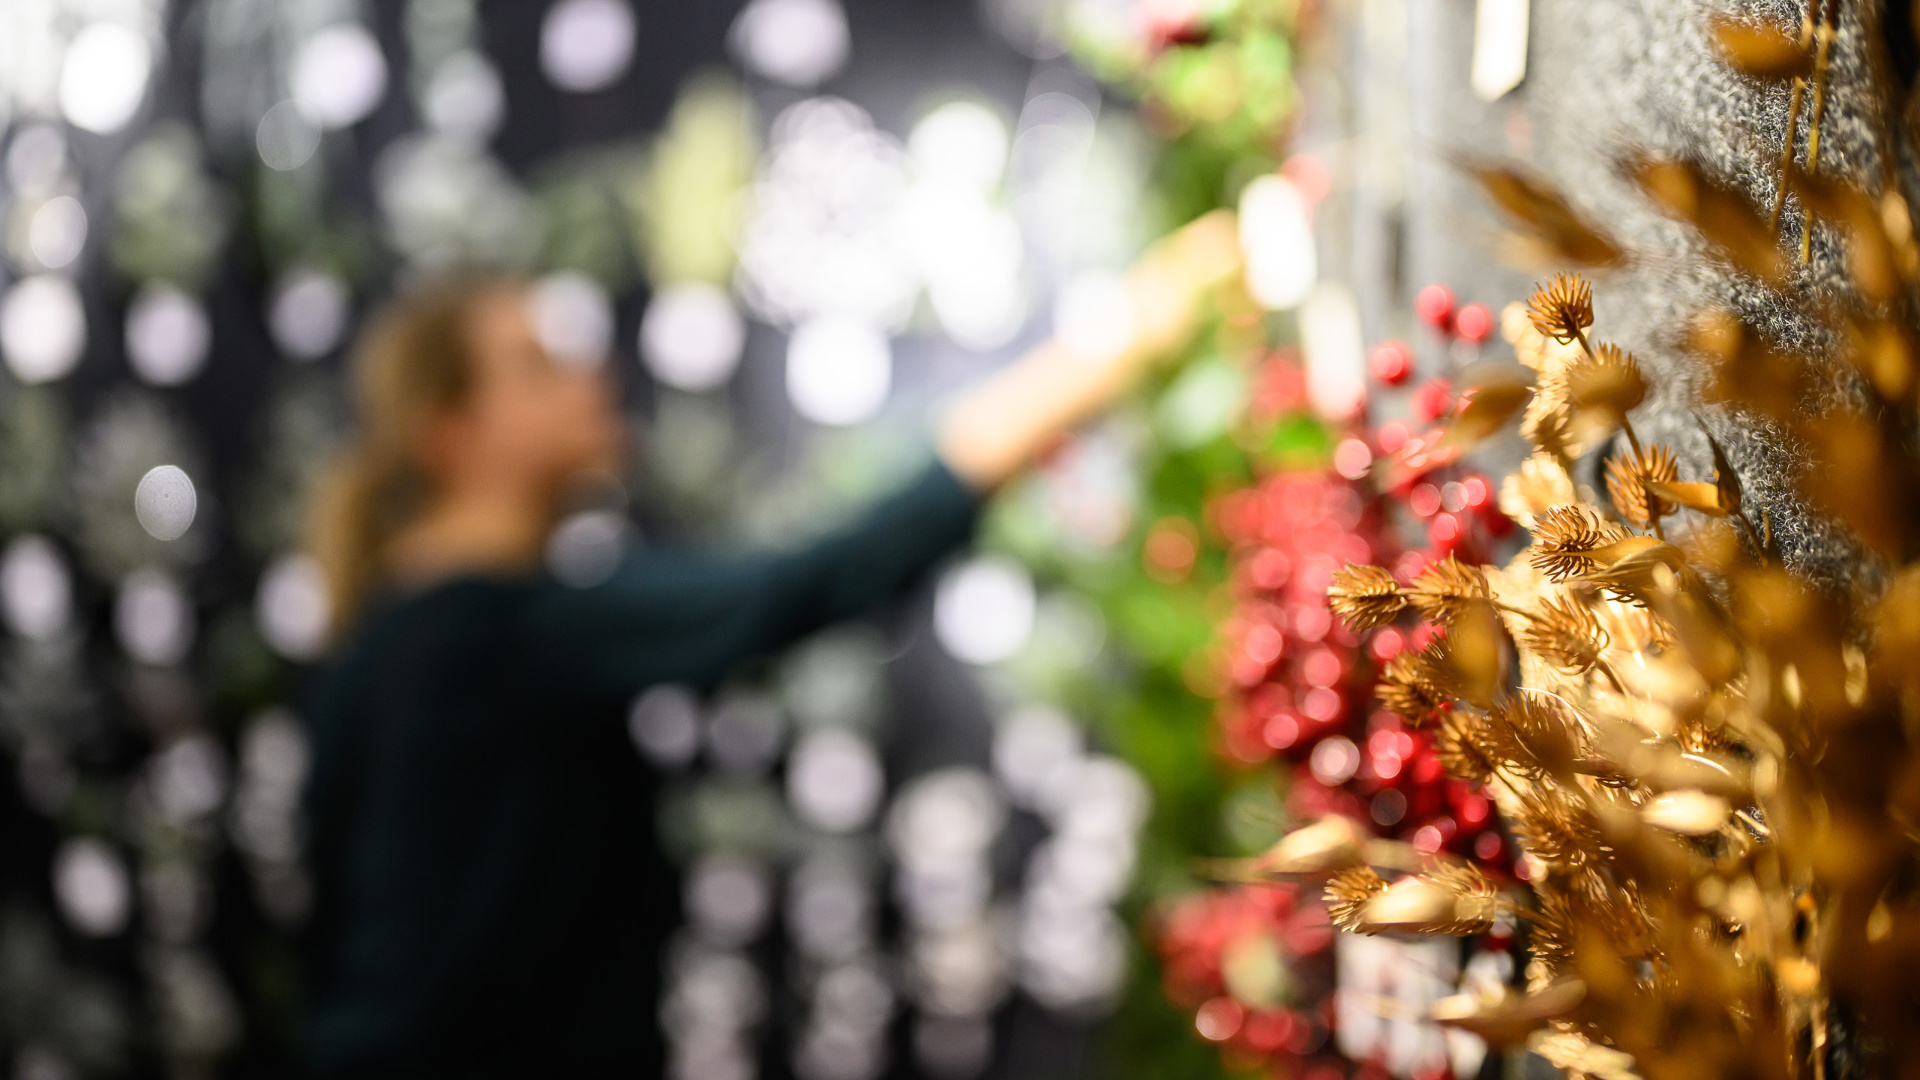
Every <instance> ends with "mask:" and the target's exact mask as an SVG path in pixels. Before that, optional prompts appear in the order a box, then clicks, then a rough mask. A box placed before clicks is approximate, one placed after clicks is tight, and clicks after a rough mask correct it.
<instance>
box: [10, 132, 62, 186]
mask: <svg viewBox="0 0 1920 1080" xmlns="http://www.w3.org/2000/svg"><path fill="white" fill-rule="evenodd" d="M66 170H67V139H66V136H64V135H62V134H61V133H60V129H59V128H58V127H56V126H55V125H53V124H48V123H33V124H25V125H22V126H21V128H20V129H19V130H18V131H16V132H14V135H13V141H12V142H11V143H9V144H7V182H8V183H9V184H12V185H13V187H14V188H15V189H16V190H19V191H40V190H43V189H46V188H49V187H52V186H53V185H54V184H57V183H59V181H60V177H61V174H62V173H64V172H66Z"/></svg>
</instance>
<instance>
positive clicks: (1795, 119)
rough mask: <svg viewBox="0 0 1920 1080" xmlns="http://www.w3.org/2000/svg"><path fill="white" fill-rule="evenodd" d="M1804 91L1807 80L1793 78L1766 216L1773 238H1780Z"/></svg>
mask: <svg viewBox="0 0 1920 1080" xmlns="http://www.w3.org/2000/svg"><path fill="white" fill-rule="evenodd" d="M1806 92H1807V80H1805V79H1801V78H1795V79H1794V80H1793V100H1792V101H1791V102H1789V103H1788V105H1787V136H1786V138H1785V139H1784V140H1783V141H1782V142H1781V143H1780V183H1779V186H1778V187H1777V188H1775V189H1774V192H1773V213H1772V214H1771V215H1769V216H1768V218H1767V228H1769V229H1771V230H1772V231H1773V237H1774V239H1775V240H1778V239H1779V238H1780V215H1781V213H1782V212H1783V211H1785V210H1786V208H1787V170H1789V169H1791V168H1792V167H1793V139H1794V136H1795V135H1796V134H1797V133H1798V132H1799V128H1800V99H1801V98H1802V97H1804V96H1805V95H1806Z"/></svg>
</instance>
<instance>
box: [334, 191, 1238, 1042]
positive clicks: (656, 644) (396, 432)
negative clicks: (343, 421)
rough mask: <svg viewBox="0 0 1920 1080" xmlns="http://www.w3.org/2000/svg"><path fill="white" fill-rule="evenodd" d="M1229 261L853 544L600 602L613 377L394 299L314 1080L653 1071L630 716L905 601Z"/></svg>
mask: <svg viewBox="0 0 1920 1080" xmlns="http://www.w3.org/2000/svg"><path fill="white" fill-rule="evenodd" d="M1235 250H1236V248H1235V243H1234V237H1233V234H1232V225H1231V223H1230V222H1229V221H1227V220H1225V219H1221V218H1206V219H1202V220H1201V221H1199V222H1196V223H1195V224H1194V225H1192V226H1189V227H1188V228H1187V229H1185V230H1183V231H1182V232H1181V233H1179V234H1176V235H1175V236H1174V237H1173V238H1172V239H1170V240H1169V241H1168V242H1166V243H1164V244H1163V245H1161V247H1159V248H1157V249H1156V250H1155V251H1154V252H1151V253H1149V256H1148V257H1147V258H1146V259H1145V260H1143V262H1142V263H1141V264H1140V265H1139V266H1137V267H1136V268H1135V270H1134V271H1133V273H1132V274H1131V275H1130V277H1129V279H1128V288H1129V291H1130V296H1131V301H1132V302H1131V312H1130V314H1129V315H1128V316H1127V317H1128V318H1130V319H1131V320H1132V323H1133V332H1132V334H1131V335H1130V343H1129V344H1128V345H1127V346H1126V347H1124V348H1118V349H1115V350H1113V351H1111V352H1109V353H1107V354H1105V355H1089V354H1087V353H1085V352H1083V351H1076V350H1075V349H1073V348H1070V347H1068V346H1066V345H1062V344H1049V345H1046V346H1042V347H1041V348H1039V349H1037V350H1035V351H1034V352H1032V353H1030V354H1028V355H1027V356H1026V357H1024V358H1023V359H1021V360H1020V361H1018V362H1016V363H1015V364H1013V365H1011V366H1010V367H1008V368H1006V369H1004V370H1003V371H1001V372H1000V373H998V374H996V375H994V376H993V377H991V378H990V379H988V380H987V381H986V382H985V383H984V384H982V385H981V386H979V387H978V388H977V389H975V390H973V391H972V392H970V393H968V394H967V395H965V396H964V397H963V398H962V399H961V400H960V401H959V402H958V403H956V404H955V406H954V407H953V408H952V409H950V410H949V411H948V413H947V416H946V418H945V420H944V422H943V423H942V424H941V426H940V429H939V436H938V439H937V452H936V460H935V462H934V463H933V464H931V465H930V466H928V467H927V468H926V469H925V470H924V471H922V472H921V473H920V475H919V476H918V478H917V479H915V480H914V481H913V482H912V483H910V484H908V485H906V486H905V487H904V488H903V489H902V490H900V491H899V492H898V493H897V494H895V495H893V496H892V497H890V498H888V499H886V500H884V501H882V502H880V503H879V504H878V505H876V506H874V507H873V508H872V509H871V510H869V511H868V512H867V513H866V514H865V515H864V516H863V517H862V518H860V519H859V520H858V521H857V522H855V523H853V524H852V525H850V526H848V527H846V528H844V529H842V530H840V531H838V532H836V533H834V534H832V535H829V536H827V537H826V538H824V539H821V540H819V541H817V542H815V543H813V544H811V545H809V546H805V547H801V548H798V549H796V550H792V551H782V552H764V553H717V552H675V553H667V552H651V551H648V552H642V553H639V554H635V555H630V556H629V557H627V558H626V560H625V561H624V562H623V563H622V565H621V566H620V567H619V568H618V569H617V570H616V571H615V572H614V573H613V574H612V576H611V577H610V578H609V579H607V580H605V581H604V582H602V583H600V584H597V585H592V586H588V587H574V586H570V585H566V584H562V583H561V582H559V581H557V580H555V579H553V578H552V577H550V576H548V575H546V574H545V573H544V572H543V571H542V558H541V556H542V552H543V550H544V547H545V544H546V541H547V536H548V532H549V530H550V529H551V528H552V526H553V524H554V522H555V518H556V516H557V514H558V512H559V510H560V509H561V506H562V503H563V502H564V500H565V497H566V494H567V492H568V490H569V486H570V484H572V483H573V482H574V481H575V479H576V478H577V477H578V476H580V475H581V474H582V473H588V472H593V471H606V470H612V469H613V468H614V467H615V465H616V463H617V462H618V460H619V459H620V457H621V435H620V432H621V424H620V420H619V414H618V412H617V411H616V403H615V400H614V395H613V393H612V390H611V387H610V384H609V382H608V381H607V378H606V377H605V374H604V373H603V372H602V371H599V370H597V369H596V367H594V366H582V365H579V364H574V363H568V362H566V361H564V360H562V359H559V358H556V357H555V356H553V355H551V354H550V353H549V352H548V351H547V350H546V349H544V348H543V347H542V346H541V344H540V341H539V339H538V337H537V335H536V334H535V332H534V324H533V321H532V319H531V318H530V313H529V310H528V307H529V305H528V299H529V297H528V293H527V290H526V288H525V287H524V286H523V285H522V284H521V283H520V282H518V281H516V280H513V279H507V278H497V279H496V278H483V279H467V280H462V281H458V282H452V283H443V284H440V285H437V286H433V287H430V288H427V289H425V290H422V291H419V292H416V293H413V294H411V295H408V296H406V297H405V298H403V299H401V300H399V301H398V302H396V303H395V304H394V305H393V306H392V308H391V309H390V310H389V311H387V312H386V313H385V315H384V316H382V317H381V318H379V319H378V320H376V322H375V323H374V325H373V328H372V329H371V331H370V332H369V333H368V334H367V336H366V338H365V339H364V340H363V342H362V344H361V347H360V349H359V351H358V353H357V356H356V361H355V372H354V374H355V377H356V380H357V382H356V389H357V393H358V404H359V413H360V415H359V421H360V431H359V434H358V436H357V437H356V439H355V440H354V442H353V444H352V445H351V447H350V448H349V450H348V451H347V453H346V454H345V455H344V457H343V459H342V461H341V462H340V463H339V464H338V465H337V467H336V470H335V473H334V475H333V476H332V477H331V479H330V482H329V483H328V484H327V485H325V488H324V490H323V491H322V492H321V496H320V499H319V500H318V502H317V504H316V508H315V514H314V525H315V527H314V547H315V553H316V556H317V557H318V558H319V559H320V561H321V564H322V566H323V567H324V568H325V570H326V573H327V576H328V580H329V583H330V586H331V590H332V601H333V611H334V613H335V623H336V627H337V637H338V644H337V648H336V654H335V656H334V657H333V660H332V663H331V664H330V665H329V668H328V670H327V672H326V673H325V674H324V675H323V677H322V679H321V680H320V684H319V687H318V691H317V693H316V695H315V697H314V700H313V703H312V706H311V709H310V714H311V723H312V727H313V736H314V747H315V771H314V781H313V787H312V790H311V794H310V802H311V806H310V809H311V821H312V838H311V852H312V859H313V866H314V871H315V879H316V883H317V889H318V893H317V903H316V908H315V919H314V928H313V942H312V945H313V948H312V972H311V974H312V977H313V979H312V1016H311V1022H310V1025H309V1029H308V1033H307V1052H308V1055H309V1061H310V1065H311V1068H312V1071H313V1072H314V1073H315V1074H316V1075H320V1076H325V1077H349V1076H352V1077H360V1076H367V1077H372V1076H382V1077H384V1076H395V1077H398V1076H408V1077H420V1076H440V1075H446V1076H453V1075H460V1076H465V1077H473V1076H496V1075H498V1076H505V1075H513V1076H516V1077H530V1076H567V1077H581V1076H600V1075H614V1074H619V1075H623V1076H636V1075H638V1076H647V1075H658V1073H659V1070H660V1058H659V1046H660V1040H659V1032H658V1023H659V1022H658V1019H657V1010H656V1005H655V1000H654V987H655V983H656V982H657V979H658V971H659V956H658V947H659V944H660V941H661V939H662V936H663V934H664V932H665V931H666V930H667V929H668V928H670V927H671V926H672V925H673V923H674V921H675V910H674V909H675V905H676V904H677V900H678V898H677V896H676V895H675V889H674V887H673V884H672V882H673V878H672V876H671V875H670V873H669V870H668V868H667V866H666V865H665V864H664V862H663V861H662V858H661V855H660V853H659V849H658V845H657V842H656V839H655V837H654V826H653V819H652V808H653V803H654V798H655V781H654V778H653V777H652V776H651V775H650V774H649V773H648V771H647V770H646V769H645V768H644V767H643V763H642V762H641V760H640V759H639V757H638V756H637V754H636V753H635V752H634V750H633V748H632V746H631V744H630V743H629V742H628V737H627V732H626V725H625V723H624V715H625V710H626V707H627V705H628V703H629V702H630V701H631V700H632V699H633V697H634V696H635V695H636V694H637V693H639V692H641V691H642V690H644V689H646V688H647V687H649V686H653V685H656V684H660V683H667V682H674V683H684V684H688V685H691V686H694V687H696V688H708V687H712V686H713V685H714V684H715V683H717V682H718V681H719V680H720V679H721V678H722V677H723V676H725V675H726V674H727V672H728V671H729V670H730V669H731V668H733V667H734V666H735V665H736V664H738V663H739V662H740V661H742V660H743V659H745V658H748V657H752V656H755V655H758V654H763V653H766V652H767V651H769V650H772V649H776V648H778V647H779V646H781V645H783V644H785V643H787V642H791V641H793V640H794V639H796V638H798V637H800V636H802V635H804V634H807V633H808V632H810V631H812V630H814V629H816V628H818V627H820V626H822V625H824V624H826V623H829V622H832V621H834V620H836V619H842V618H846V617H849V616H853V615H857V614H859V613H861V612H864V611H867V610H870V609H872V608H874V607H876V606H877V605H879V604H881V603H883V602H884V601H886V600H887V599H889V598H890V597H893V596H895V595H897V594H898V593H899V592H900V591H901V590H902V589H903V588H904V587H906V586H907V585H909V584H910V583H912V582H913V581H914V580H915V579H916V578H918V577H920V576H921V575H922V574H923V573H924V572H925V571H926V570H927V569H928V568H929V567H930V566H932V565H933V564H934V563H935V562H936V561H937V560H939V559H940V558H941V557H942V556H944V555H947V554H948V553H950V552H952V551H953V550H954V549H956V548H957V547H959V546H960V545H962V544H964V543H965V542H966V539H967V537H968V534H969V532H970V530H971V527H972V524H973V519H974V516H975V510H976V508H977V506H978V503H979V499H980V497H981V496H982V495H983V494H984V493H985V492H988V491H990V490H991V489H992V488H994V487H995V486H996V485H998V484H1000V483H1001V482H1002V481H1003V480H1005V479H1006V478H1008V477H1009V476H1010V475H1012V474H1013V473H1014V472H1016V471H1017V470H1019V469H1020V468H1021V467H1022V466H1023V465H1024V464H1025V463H1026V462H1027V461H1029V460H1030V459H1031V458H1032V457H1033V456H1034V454H1035V453H1036V452H1038V451H1040V450H1041V449H1042V448H1044V447H1045V446H1046V445H1047V444H1049V443H1050V442H1051V441H1053V440H1054V439H1055V438H1056V437H1057V436H1059V435H1060V434H1061V433H1063V432H1064V431H1065V430H1067V429H1068V428H1070V427H1071V426H1072V425H1074V424H1075V423H1077V422H1079V421H1080V420H1082V419H1084V418H1086V417H1087V416H1089V415H1090V414H1092V413H1093V412H1095V411H1097V410H1098V409H1100V408H1102V407H1103V406H1105V405H1106V404H1107V403H1108V402H1110V401H1111V400H1112V399H1113V398H1114V397H1115V396H1116V395H1117V394H1118V393H1120V392H1121V391H1122V390H1124V389H1125V388H1126V387H1127V386H1128V385H1129V384H1131V382H1132V381H1133V380H1134V378H1135V377H1136V375H1137V373H1138V372H1139V371H1140V370H1141V369H1142V368H1143V366H1144V365H1145V362H1146V361H1147V360H1148V359H1149V358H1151V357H1153V356H1154V355H1156V354H1158V353H1161V352H1163V351H1165V349H1166V348H1167V347H1168V346H1169V345H1171V344H1172V343H1174V342H1176V341H1177V340H1178V339H1179V338H1180V337H1181V336H1182V334H1183V332H1184V329H1185V327H1186V326H1187V325H1188V324H1189V323H1190V319H1191V314H1192V311H1193V309H1194V307H1195V305H1196V303H1197V301H1198V299H1199V297H1200V295H1201V293H1202V290H1203V289H1204V288H1205V287H1206V286H1208V285H1210V284H1211V283H1213V282H1214V281H1217V280H1218V279H1219V278H1221V277H1222V276H1223V275H1225V274H1226V273H1228V272H1230V271H1231V269H1232V265H1233V260H1234V257H1235V256H1234V252H1235ZM1122 336H1128V335H1122Z"/></svg>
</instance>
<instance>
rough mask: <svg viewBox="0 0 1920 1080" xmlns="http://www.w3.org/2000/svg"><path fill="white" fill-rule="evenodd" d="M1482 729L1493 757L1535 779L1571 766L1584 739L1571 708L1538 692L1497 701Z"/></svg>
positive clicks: (1489, 753)
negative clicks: (1570, 711)
mask: <svg viewBox="0 0 1920 1080" xmlns="http://www.w3.org/2000/svg"><path fill="white" fill-rule="evenodd" d="M1482 730H1483V731H1484V736H1483V738H1482V741H1481V743H1480V745H1481V747H1482V748H1483V749H1484V750H1485V751H1486V752H1487V754H1488V755H1489V756H1491V757H1494V758H1496V759H1498V760H1499V761H1500V763H1501V764H1502V765H1504V766H1506V767H1508V768H1510V769H1512V770H1513V771H1514V772H1516V773H1518V774H1520V775H1521V776H1525V777H1527V778H1529V779H1533V780H1539V779H1541V778H1543V777H1546V776H1549V775H1553V774H1556V773H1564V772H1565V771H1566V770H1567V769H1569V768H1571V767H1572V765H1573V760H1574V756H1575V755H1576V754H1577V753H1578V752H1579V750H1580V745H1581V741H1582V740H1581V738H1580V734H1579V731H1578V728H1577V727H1576V725H1575V721H1574V720H1573V718H1572V717H1571V716H1570V715H1569V710H1568V709H1567V707H1566V706H1565V705H1562V704H1561V703H1560V700H1559V699H1558V698H1555V697H1552V696H1550V695H1548V694H1542V693H1538V692H1522V693H1520V694H1516V695H1514V696H1512V697H1507V698H1502V699H1500V700H1499V701H1497V702H1495V703H1494V707H1493V710H1492V711H1491V712H1490V713H1489V714H1488V716H1487V720H1486V723H1485V725H1484V726H1483V729H1482Z"/></svg>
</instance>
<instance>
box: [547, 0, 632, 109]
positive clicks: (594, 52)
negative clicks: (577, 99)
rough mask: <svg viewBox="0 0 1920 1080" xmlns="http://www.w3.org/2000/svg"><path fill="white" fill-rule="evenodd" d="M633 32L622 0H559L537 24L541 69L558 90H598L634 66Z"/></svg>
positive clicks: (630, 9) (629, 15)
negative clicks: (632, 64)
mask: <svg viewBox="0 0 1920 1080" xmlns="http://www.w3.org/2000/svg"><path fill="white" fill-rule="evenodd" d="M634 31H635V27H634V20H633V9H632V8H630V7H628V6H627V4H626V3H625V2H624V0H559V2H558V3H556V4H554V5H553V6H552V7H550V8H548V9H547V14H546V18H545V19H544V20H542V22H541V24H540V70H541V71H543V72H545V73H546V76H547V78H548V79H550V80H552V81H553V84H554V85H555V86H558V87H560V88H561V89H562V90H571V91H574V92H575V93H586V92H589V91H593V90H603V89H605V88H607V87H609V86H611V85H613V84H614V83H615V82H617V81H619V79H620V76H622V75H624V74H626V71H627V67H628V65H629V64H631V63H632V62H633V43H634Z"/></svg>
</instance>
